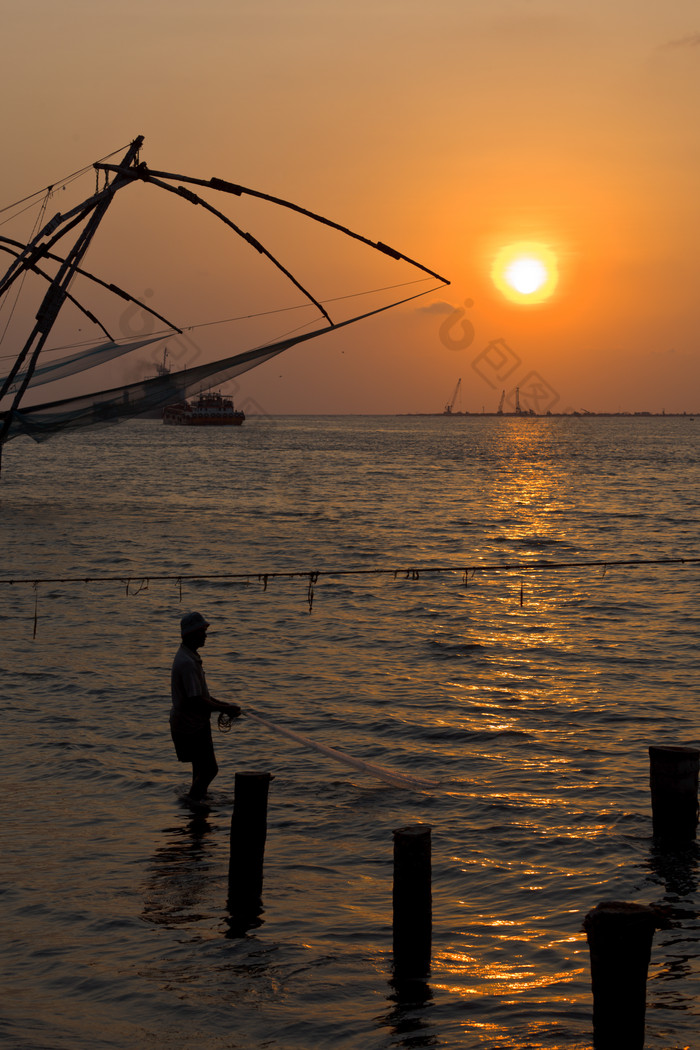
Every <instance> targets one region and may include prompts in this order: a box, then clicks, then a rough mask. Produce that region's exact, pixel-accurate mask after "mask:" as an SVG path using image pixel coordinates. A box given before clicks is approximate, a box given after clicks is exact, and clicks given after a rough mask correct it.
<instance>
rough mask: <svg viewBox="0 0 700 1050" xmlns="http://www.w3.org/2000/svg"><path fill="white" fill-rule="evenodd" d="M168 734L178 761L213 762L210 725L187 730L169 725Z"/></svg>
mask: <svg viewBox="0 0 700 1050" xmlns="http://www.w3.org/2000/svg"><path fill="white" fill-rule="evenodd" d="M170 735H171V736H172V738H173V744H174V745H175V754H176V755H177V757H178V759H179V760H180V762H207V761H208V762H214V761H215V758H214V744H213V742H212V739H211V726H207V727H206V728H205V729H204V728H203V729H195V730H190V731H188V732H183V731H182V730H177V729H173V728H172V726H171V727H170Z"/></svg>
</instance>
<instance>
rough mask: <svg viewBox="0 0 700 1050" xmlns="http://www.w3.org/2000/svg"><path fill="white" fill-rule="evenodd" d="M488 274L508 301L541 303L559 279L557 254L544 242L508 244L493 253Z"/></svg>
mask: <svg viewBox="0 0 700 1050" xmlns="http://www.w3.org/2000/svg"><path fill="white" fill-rule="evenodd" d="M491 277H492V278H493V283H494V284H495V285H496V287H497V288H498V290H499V291H500V292H502V293H503V295H505V297H506V298H507V299H510V300H511V302H515V303H542V302H544V301H545V299H549V297H550V296H551V295H552V293H553V292H554V289H555V288H556V286H557V283H558V281H559V271H558V267H557V257H556V255H555V254H554V252H553V251H552V249H551V248H548V247H547V245H545V244H538V243H535V242H533V241H520V242H518V243H517V244H508V245H506V246H505V247H504V248H501V249H500V251H498V252H497V253H496V257H495V258H494V261H493V266H492V267H491Z"/></svg>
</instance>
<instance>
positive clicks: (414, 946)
mask: <svg viewBox="0 0 700 1050" xmlns="http://www.w3.org/2000/svg"><path fill="white" fill-rule="evenodd" d="M430 882H431V850H430V825H428V824H415V825H413V826H412V827H406V828H398V829H397V830H396V831H394V891H393V905H394V973H395V975H396V977H398V978H409V979H410V978H420V977H426V976H427V975H428V973H429V972H430V947H431V939H432V894H431V884H430Z"/></svg>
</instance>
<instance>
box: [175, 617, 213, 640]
mask: <svg viewBox="0 0 700 1050" xmlns="http://www.w3.org/2000/svg"><path fill="white" fill-rule="evenodd" d="M208 626H209V624H208V623H207V621H206V620H205V619H204V617H203V616H202V614H201V613H198V612H191V613H186V614H185V616H183V617H182V619H181V620H180V633H181V634H182V635H186V634H192V632H193V631H201V630H204V631H206V629H207V627H208Z"/></svg>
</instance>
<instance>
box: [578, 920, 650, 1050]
mask: <svg viewBox="0 0 700 1050" xmlns="http://www.w3.org/2000/svg"><path fill="white" fill-rule="evenodd" d="M657 925H658V917H657V914H656V912H655V911H654V909H653V908H649V907H647V906H645V905H643V904H628V903H625V902H622V901H603V902H601V903H600V904H599V905H598V906H597V907H595V908H593V910H592V911H590V912H589V913H588V915H587V916H586V918H585V920H584V923H583V927H584V930H585V931H586V936H587V937H588V946H589V950H590V957H591V984H592V989H593V1047H594V1050H643V1048H644V1017H645V1011H646V983H647V971H648V968H649V959H650V957H651V943H652V939H653V936H654V930H655V929H656V927H657Z"/></svg>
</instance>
